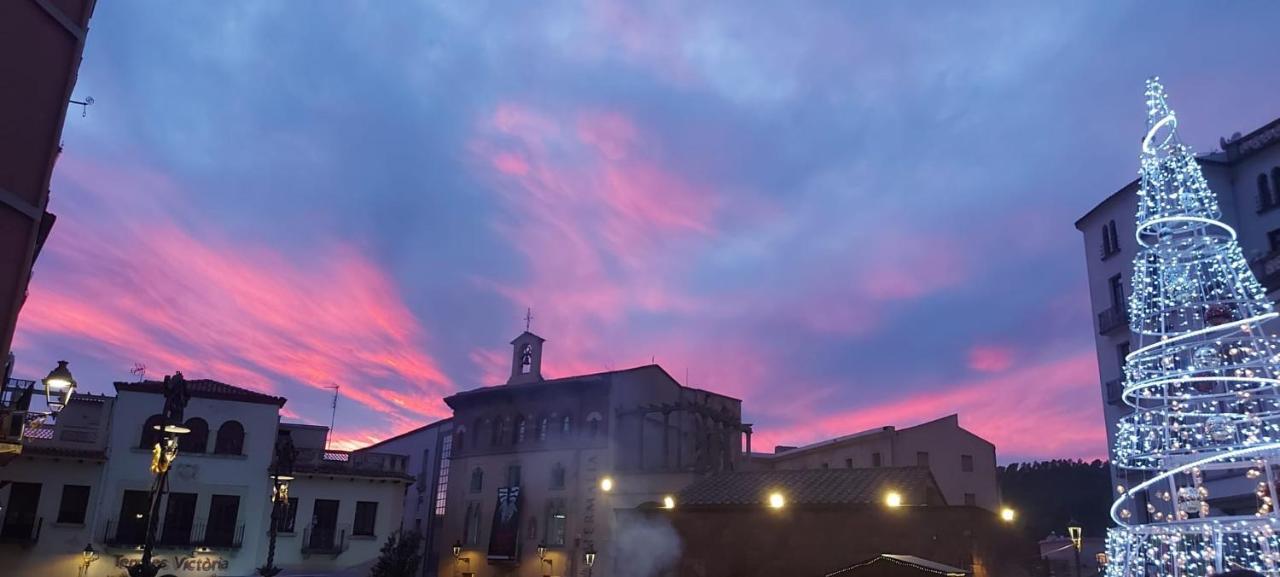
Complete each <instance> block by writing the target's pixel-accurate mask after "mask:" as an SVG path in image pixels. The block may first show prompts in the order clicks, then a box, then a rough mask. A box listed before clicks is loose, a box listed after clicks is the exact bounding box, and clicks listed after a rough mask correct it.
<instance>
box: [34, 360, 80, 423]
mask: <svg viewBox="0 0 1280 577" xmlns="http://www.w3.org/2000/svg"><path fill="white" fill-rule="evenodd" d="M42 382H43V383H44V398H45V402H46V403H48V404H49V412H50V413H53V415H54V416H57V415H58V413H59V412H61V411H62V408H63V407H65V406H67V401H70V400H71V393H74V392H75V390H76V379H75V377H73V376H71V369H68V368H67V361H58V366H57V367H56V368H54V369H53V370H52V371H49V376H47V377H45V378H44V381H42Z"/></svg>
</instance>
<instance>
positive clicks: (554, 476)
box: [551, 463, 564, 489]
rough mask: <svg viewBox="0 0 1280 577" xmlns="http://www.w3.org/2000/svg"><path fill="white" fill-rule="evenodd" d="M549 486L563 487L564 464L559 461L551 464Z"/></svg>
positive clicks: (554, 487)
mask: <svg viewBox="0 0 1280 577" xmlns="http://www.w3.org/2000/svg"><path fill="white" fill-rule="evenodd" d="M551 488H552V489H563V488H564V465H561V464H560V463H556V464H555V465H552V466H551Z"/></svg>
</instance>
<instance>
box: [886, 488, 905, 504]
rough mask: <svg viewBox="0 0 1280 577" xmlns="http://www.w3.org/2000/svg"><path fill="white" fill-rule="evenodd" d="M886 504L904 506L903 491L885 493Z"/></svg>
mask: <svg viewBox="0 0 1280 577" xmlns="http://www.w3.org/2000/svg"><path fill="white" fill-rule="evenodd" d="M884 504H885V505H886V506H888V507H901V506H902V493H899V492H897V491H889V492H888V493H885V495H884Z"/></svg>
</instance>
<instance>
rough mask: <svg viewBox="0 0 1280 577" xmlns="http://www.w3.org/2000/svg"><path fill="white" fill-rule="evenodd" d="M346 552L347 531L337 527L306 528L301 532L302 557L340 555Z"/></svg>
mask: <svg viewBox="0 0 1280 577" xmlns="http://www.w3.org/2000/svg"><path fill="white" fill-rule="evenodd" d="M346 550H347V530H346V528H342V529H338V528H337V527H327V528H326V527H307V528H306V529H303V531H302V554H303V555H333V556H335V557H336V556H338V555H341V554H342V552H343V551H346Z"/></svg>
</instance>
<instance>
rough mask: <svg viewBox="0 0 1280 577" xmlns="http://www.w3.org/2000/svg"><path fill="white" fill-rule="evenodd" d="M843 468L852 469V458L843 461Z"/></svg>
mask: <svg viewBox="0 0 1280 577" xmlns="http://www.w3.org/2000/svg"><path fill="white" fill-rule="evenodd" d="M844 468H846V469H852V468H853V459H852V458H850V459H845V460H844Z"/></svg>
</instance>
